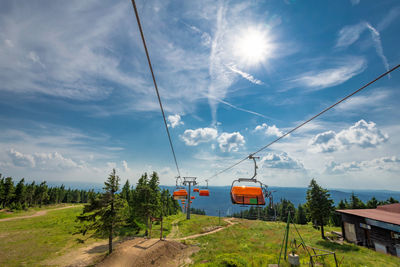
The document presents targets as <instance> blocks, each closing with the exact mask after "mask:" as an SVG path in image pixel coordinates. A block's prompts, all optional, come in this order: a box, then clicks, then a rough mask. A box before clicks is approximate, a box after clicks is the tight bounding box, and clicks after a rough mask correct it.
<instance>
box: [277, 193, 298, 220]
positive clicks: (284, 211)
mask: <svg viewBox="0 0 400 267" xmlns="http://www.w3.org/2000/svg"><path fill="white" fill-rule="evenodd" d="M289 212H290V214H291V216H290V217H291V218H293V217H294V215H295V212H296V209H295V207H294V205H293V203H292V202H291V201H290V200H287V199H281V203H279V204H278V216H279V220H281V221H283V222H286V221H287V219H288V216H289Z"/></svg>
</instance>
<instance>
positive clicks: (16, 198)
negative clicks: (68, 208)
mask: <svg viewBox="0 0 400 267" xmlns="http://www.w3.org/2000/svg"><path fill="white" fill-rule="evenodd" d="M96 195H97V194H96V193H95V192H94V191H93V190H78V189H70V188H68V189H66V188H65V186H64V185H61V186H55V187H50V186H48V185H47V183H46V181H43V182H41V183H36V182H35V181H33V182H31V183H25V179H24V178H22V179H21V180H19V182H18V183H16V184H15V182H14V181H13V178H12V177H3V176H2V175H1V174H0V208H3V209H4V208H7V209H10V210H22V209H27V208H29V207H34V206H39V207H41V206H42V205H49V204H59V203H87V202H88V200H89V198H91V196H96Z"/></svg>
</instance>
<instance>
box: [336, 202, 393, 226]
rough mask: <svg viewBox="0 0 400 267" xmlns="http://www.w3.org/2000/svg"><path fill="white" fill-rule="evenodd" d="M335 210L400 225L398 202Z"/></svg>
mask: <svg viewBox="0 0 400 267" xmlns="http://www.w3.org/2000/svg"><path fill="white" fill-rule="evenodd" d="M337 212H340V213H346V214H351V215H355V216H360V217H365V218H369V219H373V220H377V221H381V222H386V223H391V224H396V225H400V203H396V204H389V205H383V206H378V207H377V208H376V209H355V210H337Z"/></svg>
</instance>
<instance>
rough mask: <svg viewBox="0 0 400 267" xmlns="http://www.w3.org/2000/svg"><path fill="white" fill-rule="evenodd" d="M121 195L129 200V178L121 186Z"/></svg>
mask: <svg viewBox="0 0 400 267" xmlns="http://www.w3.org/2000/svg"><path fill="white" fill-rule="evenodd" d="M121 197H122V198H123V199H125V200H126V201H129V199H130V198H131V185H130V184H129V180H126V182H125V184H124V186H123V187H122V191H121Z"/></svg>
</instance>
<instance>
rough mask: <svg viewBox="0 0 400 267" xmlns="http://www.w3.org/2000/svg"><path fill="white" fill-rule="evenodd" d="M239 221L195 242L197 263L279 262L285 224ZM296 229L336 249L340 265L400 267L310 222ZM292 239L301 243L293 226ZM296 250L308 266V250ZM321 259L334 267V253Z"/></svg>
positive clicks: (397, 261)
mask: <svg viewBox="0 0 400 267" xmlns="http://www.w3.org/2000/svg"><path fill="white" fill-rule="evenodd" d="M236 221H237V224H236V225H234V226H232V227H229V228H227V229H225V230H223V231H221V232H218V233H215V234H212V235H207V236H203V237H199V238H197V239H195V240H193V241H192V243H193V244H196V245H198V246H200V247H201V250H200V251H199V252H198V253H196V254H195V255H194V256H193V257H192V258H193V260H194V262H195V264H194V265H195V266H268V264H273V263H277V262H278V256H279V251H280V247H281V242H282V238H283V235H284V230H285V224H284V223H278V222H263V221H249V220H241V219H237V220H236ZM297 228H298V230H299V232H300V234H301V235H302V237H303V239H304V241H305V242H306V244H308V245H311V246H313V247H317V248H321V249H325V250H331V251H335V252H336V255H337V258H338V260H339V261H341V262H342V264H341V266H400V259H399V258H397V257H394V256H390V255H385V254H381V253H378V252H375V251H373V250H370V249H367V248H364V247H359V246H355V245H353V244H348V243H344V244H343V245H339V244H336V243H331V242H329V241H323V240H322V239H321V235H320V232H319V231H318V230H315V229H313V228H312V227H311V226H310V225H305V226H300V225H299V226H297ZM330 230H332V229H330V228H329V227H328V228H327V229H326V231H330ZM334 230H339V229H338V228H336V229H334ZM293 238H296V241H297V242H298V243H299V242H300V241H299V238H298V235H297V234H296V233H295V229H293V227H292V228H291V232H290V237H289V240H292V239H293ZM288 249H290V248H288ZM297 253H298V254H299V255H300V257H301V258H300V261H301V266H308V262H309V258H308V257H306V252H305V251H304V250H303V249H298V251H297ZM319 262H320V263H321V265H322V266H335V265H334V259H333V257H332V256H329V257H326V258H325V259H324V260H321V259H320V260H319ZM281 263H282V261H281ZM281 266H289V265H288V264H283V265H281Z"/></svg>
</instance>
